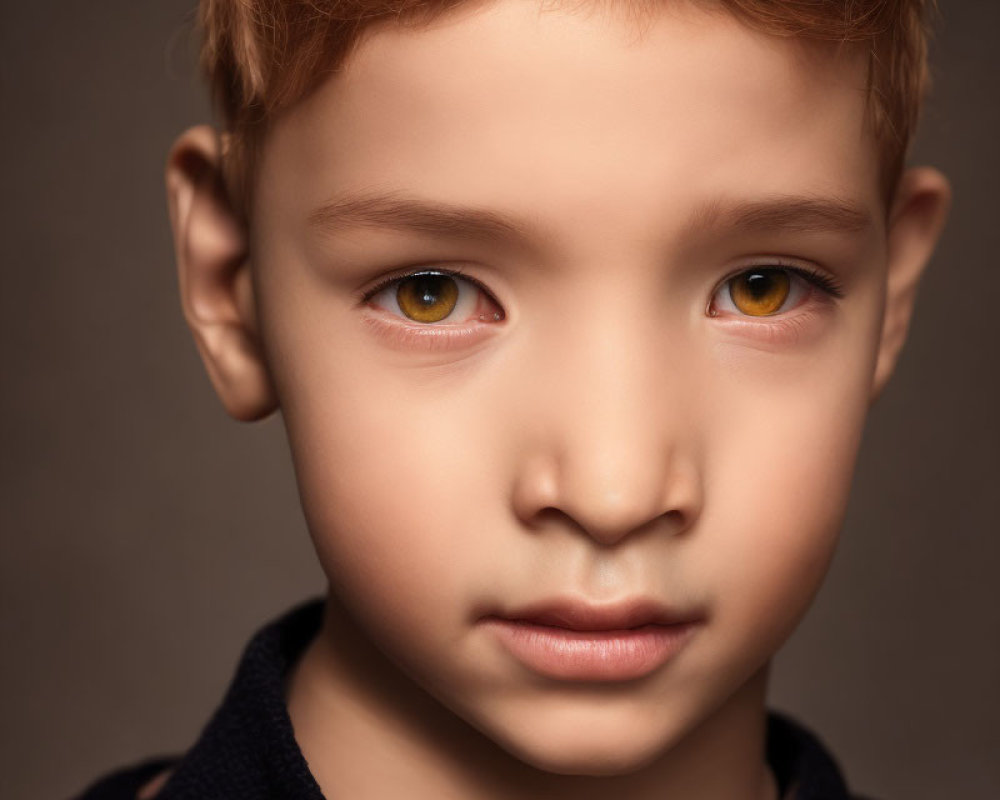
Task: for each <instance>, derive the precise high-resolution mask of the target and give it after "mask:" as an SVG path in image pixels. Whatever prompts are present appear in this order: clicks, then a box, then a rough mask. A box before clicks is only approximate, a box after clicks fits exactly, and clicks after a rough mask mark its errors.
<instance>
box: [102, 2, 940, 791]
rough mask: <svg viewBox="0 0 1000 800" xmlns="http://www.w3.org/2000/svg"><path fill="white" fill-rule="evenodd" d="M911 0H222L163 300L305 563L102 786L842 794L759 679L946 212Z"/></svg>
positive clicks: (177, 156) (188, 136) (828, 523)
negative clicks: (920, 153) (304, 585)
mask: <svg viewBox="0 0 1000 800" xmlns="http://www.w3.org/2000/svg"><path fill="white" fill-rule="evenodd" d="M922 5H923V4H922V3H921V2H920V1H919V0H912V1H907V0H900V1H899V2H896V3H875V2H836V1H834V0H828V1H821V2H811V3H803V2H797V1H796V0H788V2H777V3H775V2H767V3H765V2H756V1H755V0H723V1H721V2H696V1H690V2H683V1H682V0H677V1H676V2H666V1H665V0H664V2H646V3H639V2H626V1H625V0H620V1H619V2H604V3H600V2H576V3H569V2H567V3H558V2H557V3H541V2H538V0H491V1H490V2H458V1H457V0H452V2H427V0H424V1H423V2H418V1H417V0H413V1H412V2H411V1H408V0H391V1H390V2H375V0H370V1H369V2H357V3H352V2H336V3H335V2H326V1H325V0H312V2H297V1H296V2H293V1H292V0H285V1H284V2H279V1H278V0H246V1H245V2H240V3H235V2H229V3H226V2H222V1H221V0H205V2H203V4H202V21H203V24H204V28H205V35H206V43H205V48H204V54H205V64H206V66H207V70H208V74H209V76H210V78H211V81H212V83H213V86H214V87H215V89H216V92H217V94H218V99H219V101H220V103H221V106H222V108H223V110H224V112H225V115H226V132H225V133H224V134H222V135H221V136H219V135H217V134H216V133H215V132H213V131H212V130H211V129H208V128H196V129H193V130H191V131H188V132H187V133H185V134H184V135H183V136H181V138H180V139H179V140H178V142H177V144H176V146H175V147H174V149H173V151H172V152H171V154H170V158H169V161H168V166H167V183H168V195H169V200H170V209H171V218H172V222H173V226H174V231H175V235H176V246H177V255H178V263H179V269H180V281H181V294H182V299H183V305H184V311H185V315H186V317H187V320H188V322H189V324H190V326H191V329H192V331H193V333H194V335H195V339H196V342H197V344H198V347H199V350H200V352H201V354H202V356H203V358H204V361H205V364H206V367H207V369H208V372H209V375H210V377H211V379H212V381H213V383H214V385H215V388H216V390H217V392H218V394H219V396H220V398H221V400H222V402H223V403H224V405H225V406H226V408H227V410H228V411H229V413H230V414H232V415H233V416H234V417H236V418H238V419H242V420H253V419H258V418H260V417H263V416H266V415H268V414H270V413H272V412H273V411H275V410H277V409H280V410H281V414H282V418H283V420H284V421H285V424H286V427H287V431H288V436H289V440H290V443H291V449H292V453H293V459H294V463H295V468H296V474H297V477H298V482H299V490H300V494H301V498H302V503H303V508H304V510H305V514H306V518H307V521H308V524H309V529H310V532H311V536H312V538H313V541H314V544H315V547H316V551H317V554H318V557H319V560H320V563H321V565H322V567H323V569H324V571H325V573H326V575H327V577H328V580H329V593H328V596H327V597H326V599H325V603H324V604H323V605H322V606H320V605H319V604H313V605H310V606H306V607H304V608H302V609H299V610H297V611H295V612H293V613H292V614H290V615H289V616H287V617H285V618H283V619H282V620H281V621H279V622H277V623H275V624H274V625H272V626H270V627H268V628H266V629H265V630H264V631H262V632H261V633H260V634H259V635H258V637H257V638H255V639H254V641H253V642H251V644H250V646H249V647H248V649H247V652H246V654H245V655H244V659H243V661H242V663H241V665H240V667H239V670H238V672H237V675H236V678H235V680H234V683H233V685H232V687H231V689H230V692H229V694H228V695H227V697H226V699H225V701H224V702H223V704H222V707H221V708H220V709H219V711H218V712H217V714H216V716H215V717H214V719H213V720H212V722H211V723H210V724H209V725H208V727H207V728H206V730H205V732H204V733H203V735H202V737H201V739H200V740H199V741H198V742H197V743H196V744H195V745H194V747H193V748H192V749H191V750H190V751H189V752H188V753H187V754H186V755H184V756H183V757H180V758H178V759H176V760H172V761H169V762H157V763H150V764H146V765H143V766H141V767H139V768H135V769H132V770H129V771H126V772H123V773H119V774H117V775H115V776H113V777H112V778H109V779H106V780H105V781H104V782H102V783H101V784H99V785H97V786H95V787H94V788H92V790H91V791H90V792H89V793H87V794H86V795H85V797H87V798H106V797H115V798H118V797H121V798H134V797H141V798H145V799H146V800H149V798H154V797H155V798H157V799H158V800H173V799H174V798H237V797H239V798H243V799H244V800H246V799H248V798H265V797H281V798H319V797H328V798H339V797H343V798H397V797H405V798H489V799H490V800H493V799H494V798H560V797H574V798H632V799H634V800H643V799H644V798H654V797H655V798H685V800H698V799H699V798H727V799H728V798H732V799H733V800H739V799H745V800H764V799H765V798H767V799H768V800H773V798H779V797H780V798H847V797H849V796H850V795H849V794H848V791H847V789H846V787H845V785H844V782H843V779H842V777H841V775H840V773H839V771H838V769H837V767H836V765H835V763H834V761H833V760H832V758H831V756H830V755H828V754H827V753H826V752H825V751H824V750H823V748H822V747H821V746H820V745H819V743H818V742H817V741H816V740H815V739H814V738H813V737H812V736H811V735H810V734H808V733H807V732H806V731H805V730H804V729H802V728H801V727H799V726H798V725H796V724H795V723H793V722H791V721H790V720H787V719H783V718H780V717H777V716H773V715H772V716H768V715H767V713H766V711H765V697H766V688H767V673H768V664H769V661H770V659H771V657H772V656H773V655H774V653H775V652H776V650H777V649H778V648H779V647H780V645H781V644H782V642H783V641H784V640H785V639H786V638H787V637H788V635H789V634H790V633H791V631H792V629H793V628H794V627H795V625H796V623H797V622H798V620H799V619H800V618H801V616H802V615H803V613H804V612H805V610H806V609H807V607H808V605H809V602H810V600H811V598H812V597H813V595H814V593H815V591H816V590H817V588H818V586H819V583H820V581H821V579H822V577H823V575H824V573H825V570H826V568H827V565H828V563H829V560H830V557H831V555H832V552H833V549H834V546H835V543H836V539H837V532H838V529H839V527H840V523H841V518H842V514H843V511H844V507H845V503H846V498H847V492H848V487H849V483H850V478H851V472H852V467H853V463H854V459H855V454H856V450H857V446H858V442H859V438H860V434H861V429H862V424H863V421H864V418H865V414H866V411H867V408H868V406H869V405H870V403H871V402H872V401H873V399H874V398H875V397H876V396H877V395H878V394H879V392H880V391H881V389H882V388H883V386H884V385H885V383H886V381H887V379H888V378H889V376H890V374H891V372H892V369H893V365H894V363H895V361H896V359H897V356H898V354H899V351H900V348H901V347H902V344H903V340H904V338H905V334H906V329H907V325H908V322H909V317H910V312H911V310H912V306H913V300H914V293H915V290H916V287H917V283H918V280H919V277H920V274H921V271H922V270H923V268H924V266H925V264H926V262H927V260H928V258H929V257H930V254H931V252H932V249H933V247H934V244H935V241H936V239H937V237H938V235H939V233H940V230H941V227H942V224H943V221H944V218H945V215H946V209H947V205H948V186H947V182H946V181H945V179H944V178H943V177H942V176H941V175H940V174H939V173H937V172H936V171H934V170H931V169H910V170H907V171H904V170H903V168H902V164H903V160H904V156H905V152H906V145H907V142H908V141H909V138H910V135H911V133H912V130H913V125H914V121H915V118H916V114H917V110H918V106H919V101H920V96H921V91H922V86H923V82H924V70H925V66H924V35H925V34H924V28H923V9H922Z"/></svg>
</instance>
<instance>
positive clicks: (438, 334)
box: [364, 309, 498, 352]
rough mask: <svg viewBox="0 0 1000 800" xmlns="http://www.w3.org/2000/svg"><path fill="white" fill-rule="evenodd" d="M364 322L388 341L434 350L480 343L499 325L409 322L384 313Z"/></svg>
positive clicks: (374, 315) (367, 318) (391, 343)
mask: <svg viewBox="0 0 1000 800" xmlns="http://www.w3.org/2000/svg"><path fill="white" fill-rule="evenodd" d="M376 311H377V309H376ZM364 324H365V325H366V326H367V327H368V328H369V330H371V331H372V333H374V334H375V335H376V336H377V337H378V338H379V339H381V340H382V341H384V342H385V343H386V344H389V345H395V346H398V347H406V348H409V349H412V348H416V349H420V350H428V351H432V352H433V351H436V350H446V349H453V348H455V347H466V346H470V345H473V344H476V343H478V342H480V341H483V340H485V339H486V338H488V337H490V336H492V335H493V334H494V333H495V331H496V329H497V327H498V326H497V325H496V324H490V323H480V322H475V323H473V324H471V325H469V324H456V325H426V324H420V323H414V322H407V321H405V319H402V318H400V317H397V316H395V315H391V317H389V318H387V315H386V314H384V313H383V314H378V313H375V314H370V315H366V316H365V317H364Z"/></svg>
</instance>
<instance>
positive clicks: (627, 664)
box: [484, 618, 697, 681]
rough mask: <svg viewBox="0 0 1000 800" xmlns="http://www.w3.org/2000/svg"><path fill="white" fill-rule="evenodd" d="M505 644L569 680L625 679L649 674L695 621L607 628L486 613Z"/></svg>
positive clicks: (541, 669)
mask: <svg viewBox="0 0 1000 800" xmlns="http://www.w3.org/2000/svg"><path fill="white" fill-rule="evenodd" d="M484 624H486V625H488V626H489V627H490V628H492V629H493V630H494V631H495V633H496V635H497V637H498V638H499V639H500V641H501V642H502V643H503V645H504V646H505V647H506V648H507V650H508V651H509V652H510V653H511V655H513V656H514V657H515V658H516V659H517V660H518V661H520V662H521V663H522V664H523V665H524V666H526V667H528V669H530V670H532V671H534V672H536V673H538V674H539V675H543V676H545V677H547V678H556V679H558V680H570V681H627V680H634V679H636V678H641V677H643V676H645V675H648V674H650V673H651V672H653V671H655V670H656V669H658V668H659V667H661V666H663V665H664V664H665V663H667V662H668V661H669V660H670V659H671V658H673V657H674V656H675V655H677V653H679V652H680V651H681V649H682V648H683V647H684V645H685V644H687V642H688V640H689V639H690V638H691V635H692V634H693V633H694V631H695V628H696V627H697V625H696V623H694V622H685V623H678V624H676V625H644V626H642V627H639V628H628V629H625V630H611V631H576V630H570V629H568V628H556V627H551V626H548V625H536V624H535V623H532V622H526V621H524V620H506V619H497V618H490V619H488V620H486V621H484Z"/></svg>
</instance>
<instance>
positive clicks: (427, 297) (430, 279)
mask: <svg viewBox="0 0 1000 800" xmlns="http://www.w3.org/2000/svg"><path fill="white" fill-rule="evenodd" d="M415 280H416V283H417V285H416V286H415V287H414V288H415V290H416V291H415V294H416V295H417V302H419V303H420V304H421V305H423V306H427V307H430V306H434V305H437V304H438V303H440V302H441V278H440V277H439V276H437V275H424V276H421V277H420V278H417V279H415Z"/></svg>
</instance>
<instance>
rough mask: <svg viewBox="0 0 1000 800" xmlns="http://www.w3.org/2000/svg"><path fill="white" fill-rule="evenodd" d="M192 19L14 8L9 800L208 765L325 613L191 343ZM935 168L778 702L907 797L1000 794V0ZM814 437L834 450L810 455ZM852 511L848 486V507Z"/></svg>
mask: <svg viewBox="0 0 1000 800" xmlns="http://www.w3.org/2000/svg"><path fill="white" fill-rule="evenodd" d="M192 5H193V3H192V2H190V0H156V2H136V1H135V0H103V2H101V3H93V2H83V1H82V0H59V1H57V0H33V1H32V2H30V3H28V2H12V1H11V0H4V2H3V6H2V8H3V22H2V24H0V100H2V105H0V145H2V146H0V159H2V173H0V181H2V183H0V186H2V191H0V224H2V237H0V264H2V273H0V275H2V284H0V330H2V341H0V347H2V350H0V357H2V361H0V368H2V373H0V374H2V381H3V383H2V387H3V391H2V393H0V404H2V414H0V434H2V439H0V459H2V476H0V478H2V480H0V492H2V512H0V513H2V517H0V545H2V551H0V647H2V650H0V693H2V694H0V797H3V798H10V799H11V800H17V799H18V798H25V799H26V800H27V799H28V798H66V797H69V796H70V795H72V794H74V793H75V792H76V791H77V790H79V789H81V788H82V787H83V786H84V785H85V784H87V783H88V782H89V781H90V780H92V779H93V778H95V777H96V776H97V775H98V774H100V773H101V772H104V771H106V770H108V769H109V768H112V767H115V766H119V765H121V764H124V763H128V762H130V761H133V760H136V759H139V758H141V757H144V756H147V755H151V754H156V753H175V752H179V751H182V750H183V749H184V748H185V747H186V746H187V745H189V744H190V743H191V741H192V739H193V738H194V737H195V736H196V735H197V734H198V731H199V729H200V726H201V725H202V723H203V722H204V721H205V720H206V719H207V717H208V715H209V714H210V713H211V711H212V709H213V707H214V706H215V704H216V703H217V702H218V700H219V698H220V697H221V694H222V691H223V689H224V687H225V686H226V684H227V682H228V680H229V678H230V675H231V671H232V669H233V666H234V664H235V661H236V659H237V658H238V655H239V652H240V649H241V647H242V645H243V643H244V642H245V640H246V639H247V638H248V637H249V635H250V634H251V633H252V631H253V630H254V629H255V628H257V627H258V626H259V625H260V624H261V623H262V622H263V621H264V620H266V619H268V618H270V617H273V616H274V615H276V614H278V613H280V612H281V611H283V610H284V609H286V608H287V607H288V606H290V605H291V604H293V603H295V602H297V601H299V600H301V599H303V598H306V597H309V596H312V595H315V594H317V593H319V592H320V591H322V589H323V582H322V579H321V575H320V573H319V570H318V568H317V567H316V566H315V565H314V563H313V560H312V555H311V550H310V547H309V544H308V539H307V535H306V532H305V528H304V524H303V521H302V518H301V515H300V512H299V511H298V507H297V502H296V496H295V487H294V483H293V479H292V475H291V470H290V465H289V458H288V453H287V451H286V447H285V444H284V442H283V440H282V436H281V430H280V423H279V422H277V421H275V420H271V421H269V422H266V423H263V424H258V425H254V426H246V425H239V424H237V423H234V422H230V421H229V420H228V419H227V418H225V416H224V415H223V413H222V411H221V409H220V407H219V406H218V403H217V402H216V400H215V398H214V396H213V395H212V393H211V390H210V388H209V385H208V382H207V379H206V378H205V377H204V376H203V374H202V370H201V366H200V364H199V362H198V360H197V356H196V354H195V350H194V347H193V345H192V343H191V341H190V340H189V337H188V335H187V333H186V331H185V329H184V327H183V325H182V322H181V317H180V314H179V311H178V299H177V290H176V288H175V285H174V273H173V261H172V254H171V244H170V238H169V234H168V228H167V223H166V210H165V204H164V197H163V195H164V193H163V188H162V176H161V173H162V164H163V160H164V155H165V153H166V151H167V148H168V147H169V145H170V142H171V140H172V138H173V137H174V136H176V135H177V134H178V133H179V132H180V131H182V130H183V129H184V128H185V127H186V126H188V125H191V124H194V123H198V122H202V121H206V120H208V119H210V114H209V109H208V105H207V102H206V99H205V95H204V92H203V91H202V89H201V87H200V85H199V83H198V80H197V76H196V74H195V70H194V68H193V63H194V50H193V46H192V44H191V35H190V33H189V29H188V24H187V20H188V17H189V15H190V11H191V7H192ZM943 5H944V20H943V24H942V25H941V26H940V33H939V36H938V39H937V43H936V46H935V53H934V61H935V71H936V73H937V76H938V77H937V81H936V83H937V85H936V91H935V95H934V98H933V101H932V103H931V105H930V108H929V109H928V112H927V114H926V117H925V124H924V127H923V132H922V135H921V138H920V140H919V144H918V148H917V153H916V159H915V160H917V161H923V162H931V163H934V164H936V165H938V166H940V167H942V168H943V169H945V171H947V172H948V173H949V175H950V176H951V178H952V179H953V181H954V186H955V191H956V201H955V207H954V214H953V217H952V220H951V223H950V226H949V228H948V232H947V235H946V236H945V239H944V243H943V245H942V247H941V248H940V251H939V254H938V256H937V257H936V259H935V262H934V265H933V268H932V269H931V271H930V274H929V275H928V277H927V279H926V282H925V284H924V288H923V291H922V294H921V297H920V303H919V308H918V316H917V319H916V323H915V327H914V330H913V333H912V338H911V340H910V343H909V346H908V349H907V351H906V353H905V355H904V358H903V360H902V363H901V365H900V368H899V371H898V374H897V376H896V378H895V380H894V382H893V384H892V385H891V386H890V388H889V389H888V391H887V393H886V394H885V395H884V396H883V398H882V399H881V400H880V401H879V403H878V405H877V407H876V408H875V409H874V412H873V414H872V417H871V421H870V425H869V428H868V430H867V434H866V441H865V444H864V448H863V452H862V455H861V460H860V465H859V469H858V477H857V481H856V487H855V492H854V495H853V500H852V504H851V507H850V511H849V514H848V518H847V523H846V527H845V533H844V539H843V542H842V545H841V548H840V550H839V553H838V556H837V559H836V562H835V565H834V568H833V571H832V573H831V575H830V577H829V580H828V582H827V584H826V586H825V588H824V590H823V591H822V593H821V595H820V597H819V599H818V601H817V603H816V606H815V608H814V609H813V611H812V612H811V613H810V615H809V616H808V618H807V619H806V621H805V623H804V624H803V626H802V627H801V629H800V630H799V632H798V633H797V634H796V635H795V636H794V638H793V639H792V641H791V642H790V643H789V645H788V647H787V648H786V650H785V651H784V652H783V654H782V655H781V656H780V657H779V659H778V661H777V665H776V670H775V681H774V691H773V703H774V705H776V706H777V707H779V708H783V709H786V710H788V711H790V712H792V713H793V714H795V715H796V716H799V717H801V718H802V719H804V720H806V721H807V722H808V723H809V725H810V726H812V727H813V728H815V729H816V730H817V731H819V732H820V733H821V735H822V736H823V738H824V739H825V740H826V741H827V743H828V744H829V745H830V746H831V747H832V749H833V750H834V751H835V752H836V753H837V754H838V755H839V757H840V759H841V761H842V762H843V764H844V766H845V768H846V771H847V773H848V775H849V777H850V780H851V782H852V784H853V785H854V786H856V787H857V788H858V789H859V790H863V791H864V792H865V793H869V794H872V795H874V796H876V797H880V798H886V799H888V798H900V799H902V798H906V800H932V799H933V800H937V798H943V797H956V798H964V800H995V798H997V797H1000V735H998V732H1000V590H998V584H1000V523H998V521H997V496H998V493H1000V457H998V450H1000V431H998V411H1000V378H998V373H1000V353H998V344H1000V326H998V320H1000V268H998V263H997V262H998V254H1000V202H998V199H997V198H998V189H997V187H998V183H1000V161H998V151H1000V146H998V143H1000V102H998V98H1000V56H998V52H1000V48H998V47H997V43H996V31H997V30H998V29H1000V4H995V3H975V2H971V1H969V0H965V1H963V2H958V1H957V0H951V1H950V2H949V1H948V0H946V1H945V2H944V3H943ZM803 445H804V446H808V443H807V442H804V443H803ZM817 490H818V491H822V487H817Z"/></svg>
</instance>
